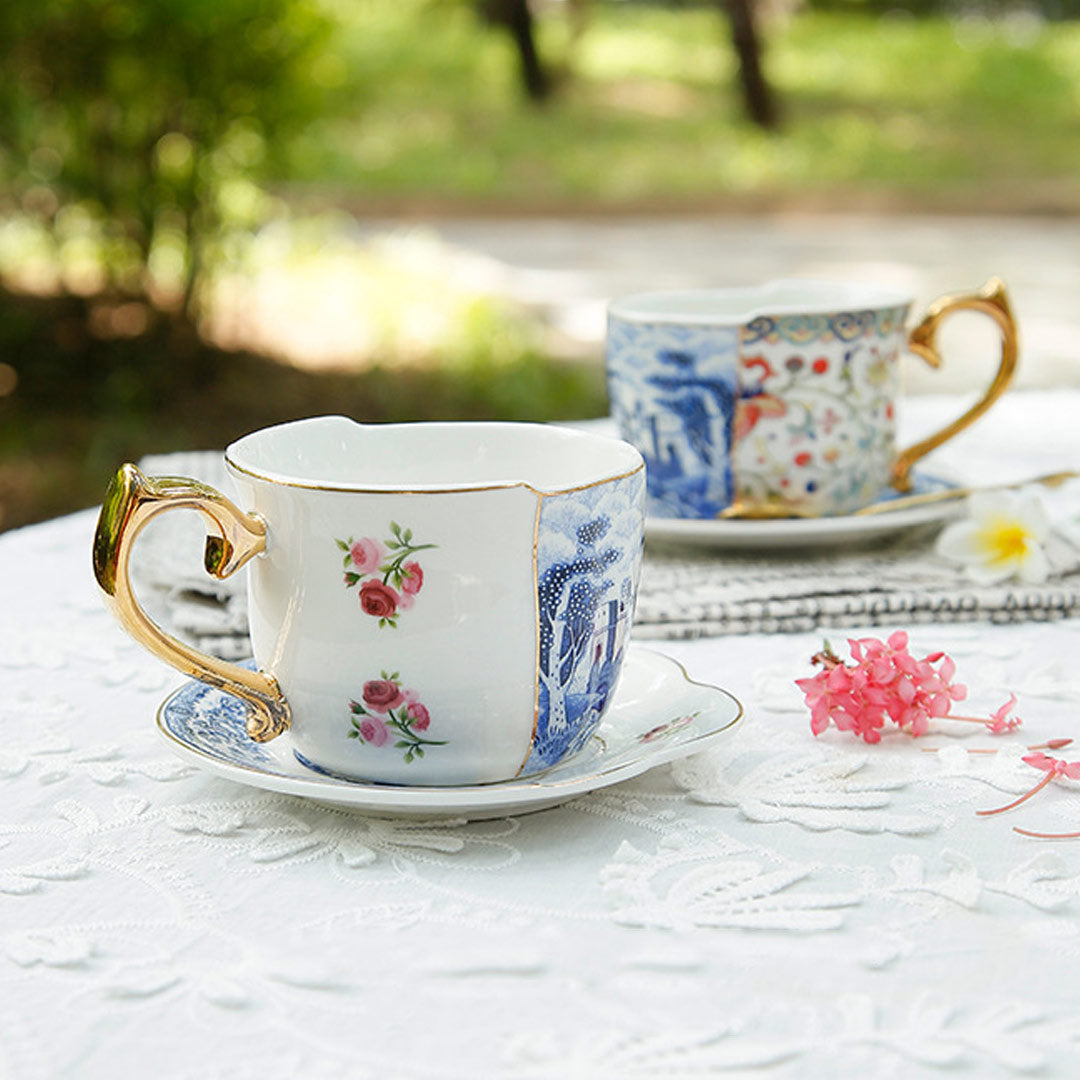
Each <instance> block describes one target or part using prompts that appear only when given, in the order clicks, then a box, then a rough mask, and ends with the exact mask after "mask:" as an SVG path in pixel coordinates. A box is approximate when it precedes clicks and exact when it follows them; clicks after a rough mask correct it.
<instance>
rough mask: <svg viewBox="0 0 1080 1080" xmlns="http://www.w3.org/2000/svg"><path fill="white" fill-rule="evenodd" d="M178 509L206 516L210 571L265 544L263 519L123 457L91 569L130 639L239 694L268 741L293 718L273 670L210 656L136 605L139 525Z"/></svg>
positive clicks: (254, 731)
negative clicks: (133, 561) (147, 472)
mask: <svg viewBox="0 0 1080 1080" xmlns="http://www.w3.org/2000/svg"><path fill="white" fill-rule="evenodd" d="M178 509H190V510H198V511H199V512H200V513H201V514H202V516H203V517H204V518H205V519H206V521H207V523H208V526H209V529H208V535H207V537H206V551H205V557H204V561H205V566H206V570H207V572H208V573H210V574H212V575H213V576H214V577H217V578H225V577H228V576H229V575H230V574H233V573H235V572H236V571H237V570H239V569H240V567H242V566H243V565H244V564H245V563H247V562H248V560H249V559H251V558H253V557H254V556H255V555H258V554H259V553H260V552H262V551H263V550H264V549H265V547H266V523H265V522H264V521H263V520H262V519H261V518H260V517H258V516H257V515H255V514H245V513H244V512H243V511H242V510H240V509H239V508H238V507H237V506H235V505H234V504H233V503H232V502H230V501H229V500H228V499H226V498H225V496H224V495H222V494H221V493H220V492H218V491H215V490H214V489H213V488H212V487H209V486H208V485H206V484H202V483H199V482H198V481H196V480H189V479H187V478H185V477H178V476H177V477H173V476H162V477H155V478H153V479H148V478H147V477H145V476H144V475H143V474H142V473H141V472H140V471H139V470H138V469H137V468H136V467H135V466H134V465H130V464H129V465H123V466H121V468H120V470H119V471H118V472H117V474H116V476H114V477H113V480H112V483H111V484H110V485H109V489H108V491H107V492H106V494H105V499H104V501H103V503H102V507H101V514H100V516H99V518H98V524H97V531H96V532H95V534H94V548H93V567H94V577H95V578H96V579H97V583H98V585H99V586H100V587H101V590H102V592H103V593H104V594H105V600H106V603H107V604H108V606H109V608H110V610H111V611H112V612H113V614H114V615H115V616H116V618H117V619H118V620H119V621H120V623H121V625H122V626H123V627H124V629H125V630H127V632H128V633H129V634H130V635H131V636H132V637H133V638H134V639H135V640H136V641H138V642H139V643H140V644H141V645H144V646H145V647H146V648H147V649H149V650H150V651H151V652H152V653H153V654H154V655H155V656H158V657H160V658H161V659H162V660H164V661H165V662H166V663H168V664H171V665H172V666H173V667H175V668H176V669H177V670H178V671H182V672H183V673H184V674H185V675H190V676H193V677H194V678H196V679H199V680H200V681H202V682H204V683H207V684H209V685H210V686H213V687H216V688H218V689H220V690H224V691H226V692H228V693H230V694H235V695H236V696H237V697H240V698H242V699H243V700H244V701H245V702H246V703H247V704H248V705H249V706H250V708H249V710H248V714H247V733H248V735H249V737H250V738H252V739H253V740H255V741H256V742H266V741H267V740H269V739H272V738H274V737H275V736H277V735H280V734H281V733H282V732H283V731H285V730H286V729H287V728H288V727H289V725H290V723H291V712H290V709H289V705H288V702H287V701H286V700H285V698H284V696H283V695H282V693H281V689H280V687H279V686H278V684H277V681H276V680H275V679H274V678H273V676H271V675H267V674H265V673H263V672H261V671H251V670H249V669H248V668H243V667H240V666H239V665H238V664H230V663H228V662H227V661H225V660H220V659H218V658H217V657H215V656H209V655H208V654H206V653H203V652H199V651H198V650H197V649H193V648H192V647H191V646H190V645H186V644H184V643H183V642H181V641H178V640H177V639H176V638H174V637H172V636H171V635H169V634H167V633H165V631H164V630H162V629H161V627H160V626H158V625H157V623H155V622H154V621H153V620H152V619H151V618H150V617H149V616H148V615H147V614H146V612H145V611H144V610H143V609H142V607H141V606H140V605H139V602H138V600H137V599H136V597H135V593H134V590H133V589H132V587H131V578H130V567H129V563H130V558H131V551H132V547H133V545H134V543H135V540H136V538H137V537H138V535H139V533H140V532H141V531H142V529H143V528H144V527H145V526H146V524H147V523H148V522H149V521H150V520H151V519H152V518H154V517H156V516H157V515H158V514H161V513H164V512H165V511H166V510H178Z"/></svg>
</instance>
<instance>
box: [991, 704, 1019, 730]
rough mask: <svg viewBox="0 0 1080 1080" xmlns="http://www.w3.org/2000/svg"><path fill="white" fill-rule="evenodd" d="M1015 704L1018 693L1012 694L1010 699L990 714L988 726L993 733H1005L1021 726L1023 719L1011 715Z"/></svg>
mask: <svg viewBox="0 0 1080 1080" xmlns="http://www.w3.org/2000/svg"><path fill="white" fill-rule="evenodd" d="M1015 704H1016V695H1015V694H1010V695H1009V700H1008V701H1006V702H1005V704H1004V705H1002V706H1001V708H1000V709H996V710H995V711H994V712H992V713H991V714H990V719H989V720H988V721H987V722H986V727H987V730H988V731H989V732H990V733H991V734H992V735H1005V734H1007V733H1008V732H1010V731H1015V730H1016V729H1017V728H1018V727H1019V726H1020V724H1021V720H1020V717H1019V716H1009V713H1010V711H1011V710H1012V707H1013V706H1014V705H1015Z"/></svg>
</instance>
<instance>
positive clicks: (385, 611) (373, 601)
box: [360, 579, 401, 619]
mask: <svg viewBox="0 0 1080 1080" xmlns="http://www.w3.org/2000/svg"><path fill="white" fill-rule="evenodd" d="M400 599H401V597H400V596H398V594H397V592H396V591H395V590H394V589H392V588H390V586H389V585H384V584H383V583H382V582H381V581H378V580H375V579H372V580H371V581H365V582H364V584H363V585H361V586H360V606H361V607H362V608H363V609H364V611H366V612H367V613H368V614H369V615H374V616H375V617H376V618H379V619H389V618H391V617H393V615H394V614H395V612H396V611H397V609H398V602H399V601H400Z"/></svg>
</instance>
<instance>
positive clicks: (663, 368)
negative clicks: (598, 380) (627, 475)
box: [608, 319, 739, 518]
mask: <svg viewBox="0 0 1080 1080" xmlns="http://www.w3.org/2000/svg"><path fill="white" fill-rule="evenodd" d="M738 345H739V331H738V329H737V328H736V327H686V326H670V325H667V324H664V323H627V322H622V321H621V320H618V319H612V320H611V321H610V323H609V326H608V355H609V361H610V360H611V358H613V357H616V356H617V357H618V361H617V363H611V362H609V364H608V393H609V395H610V398H611V409H612V414H613V416H614V417H615V420H616V422H617V424H618V427H619V432H620V433H621V435H622V436H623V438H624V439H626V440H627V441H628V442H631V443H633V445H634V446H636V447H637V448H638V450H640V451H641V455H642V457H644V458H645V466H646V474H647V480H648V505H649V513H651V514H654V515H656V516H658V517H693V518H711V517H715V516H716V515H717V514H718V513H719V512H720V511H721V510H723V509H724V507H726V506H728V505H729V504H730V503H731V501H732V498H733V496H734V493H735V487H734V485H735V478H734V474H733V471H732V461H731V455H730V452H729V448H730V446H731V442H732V435H733V428H734V424H735V418H736V396H737V379H738Z"/></svg>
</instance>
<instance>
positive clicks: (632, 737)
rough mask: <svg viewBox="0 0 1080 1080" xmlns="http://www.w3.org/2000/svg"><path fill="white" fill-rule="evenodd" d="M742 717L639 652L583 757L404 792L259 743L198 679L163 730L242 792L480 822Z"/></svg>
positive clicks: (577, 787)
mask: <svg viewBox="0 0 1080 1080" xmlns="http://www.w3.org/2000/svg"><path fill="white" fill-rule="evenodd" d="M742 715H743V708H742V705H741V704H740V702H739V701H738V700H737V699H736V698H735V697H734V696H733V695H732V694H730V693H728V691H726V690H722V689H721V688H720V687H717V686H712V685H710V684H708V683H702V682H697V681H695V680H694V679H691V678H690V676H689V675H688V674H687V673H686V670H685V669H684V668H683V667H682V665H681V664H679V663H678V662H677V661H676V660H673V659H672V658H671V657H669V656H666V655H664V654H663V653H659V652H655V651H654V650H652V649H645V648H641V647H640V646H636V645H631V646H630V649H629V652H628V654H627V658H626V662H625V663H624V665H623V673H622V676H621V678H620V680H619V683H618V685H617V686H616V689H615V695H614V700H613V701H612V704H611V707H610V709H609V710H608V713H607V715H606V716H605V717H604V721H603V723H602V724H601V725H600V728H599V730H598V731H597V733H596V735H594V736H593V738H592V739H591V740H590V741H589V743H588V744H587V745H586V746H585V748H584V749H583V750H582V751H581V752H580V753H579V754H576V755H575V756H574V757H572V758H570V759H568V760H566V761H563V762H560V763H559V764H557V765H555V766H553V767H552V768H551V769H548V770H547V771H546V772H545V773H543V774H541V775H538V776H531V777H529V778H527V779H522V780H506V781H502V782H500V783H494V784H477V785H470V786H466V787H403V786H398V785H390V784H375V783H364V782H361V781H355V780H347V779H344V778H340V777H336V776H331V775H328V774H326V773H323V772H318V771H315V770H314V769H313V768H310V767H308V766H306V765H304V764H303V763H302V762H301V761H300V760H298V758H297V756H296V754H295V753H294V751H293V748H292V746H291V745H290V743H289V736H288V733H286V734H284V735H282V736H280V737H279V738H277V739H275V740H274V741H273V742H270V743H255V742H252V741H251V740H250V739H249V738H248V737H247V734H246V733H245V731H244V719H245V706H244V704H243V702H241V701H240V700H239V699H238V698H235V697H232V696H231V695H229V694H226V693H224V692H222V691H220V690H217V689H215V688H213V687H211V686H207V685H206V684H205V683H201V682H197V681H194V680H192V681H190V682H187V683H185V684H184V685H183V686H181V687H180V688H179V689H178V690H176V691H174V692H173V693H172V694H170V695H169V697H168V698H166V700H165V701H164V702H163V703H162V705H161V708H160V709H159V711H158V717H157V725H158V730H159V731H160V733H161V735H162V736H163V737H164V738H165V740H166V741H167V742H168V744H169V746H170V747H171V748H172V750H173V751H174V752H175V753H177V754H179V755H180V756H181V757H183V758H185V759H186V760H188V761H191V762H193V763H194V764H196V765H199V766H200V767H202V768H204V769H207V770H209V771H210V772H214V773H216V774H218V775H219V776H223V777H226V778H227V779H230V780H234V781H236V782H238V783H241V784H247V785H249V786H252V787H257V788H263V789H266V790H269V791H277V792H280V793H282V794H287V795H296V796H300V797H303V798H308V799H313V800H316V801H318V802H323V803H329V804H333V805H336V806H348V807H352V808H354V809H356V810H362V811H365V812H368V813H374V814H381V815H384V816H389V815H393V816H423V817H439V816H447V815H449V816H453V817H462V818H468V819H473V820H475V819H480V818H484V817H503V816H506V815H507V814H521V813H527V812H530V811H534V810H543V809H546V808H548V807H550V806H555V805H557V804H558V803H561V802H564V801H565V800H567V799H570V798H572V797H573V796H576V795H582V794H585V793H586V792H589V791H595V790H596V789H598V788H602V787H607V786H608V785H610V784H615V783H618V782H619V781H621V780H627V779H629V778H630V777H632V776H637V775H639V774H640V773H643V772H645V771H646V770H648V769H651V768H654V767H655V766H657V765H661V764H663V763H664V762H668V761H673V760H675V759H676V758H680V757H685V756H687V755H689V754H693V753H697V752H698V751H700V750H703V749H705V747H706V746H707V745H709V744H710V743H711V742H712V741H713V740H715V739H716V738H717V737H718V736H720V735H723V734H724V733H725V732H729V731H730V730H731V729H732V728H734V727H735V725H736V724H737V723H738V722H739V720H740V719H741V717H742Z"/></svg>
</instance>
